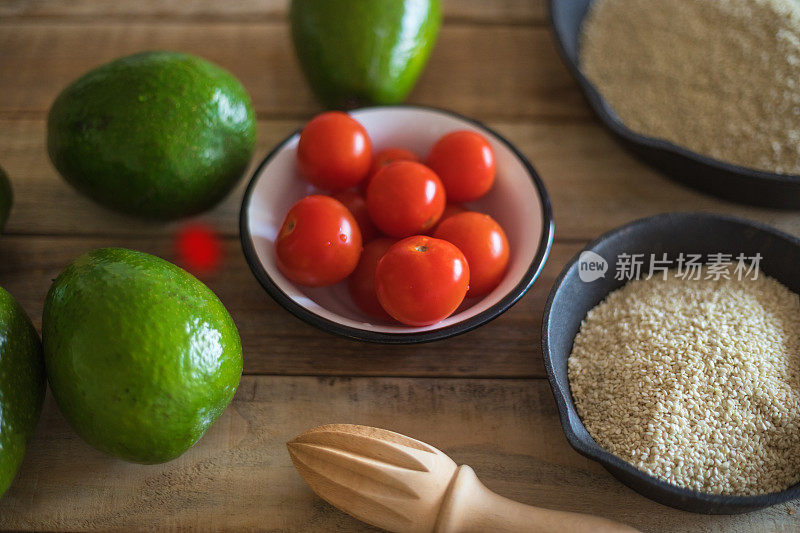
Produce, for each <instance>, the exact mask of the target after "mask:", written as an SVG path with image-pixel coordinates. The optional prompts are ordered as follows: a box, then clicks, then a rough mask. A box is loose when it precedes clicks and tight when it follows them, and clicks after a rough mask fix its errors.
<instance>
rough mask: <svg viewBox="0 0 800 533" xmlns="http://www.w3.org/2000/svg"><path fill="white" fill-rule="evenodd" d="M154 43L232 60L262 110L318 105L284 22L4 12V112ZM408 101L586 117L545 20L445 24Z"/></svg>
mask: <svg viewBox="0 0 800 533" xmlns="http://www.w3.org/2000/svg"><path fill="white" fill-rule="evenodd" d="M126 3H127V2H126ZM153 49H171V50H179V51H182V52H189V53H193V54H197V55H199V56H201V57H204V58H207V59H209V60H211V61H214V62H216V63H218V64H219V65H221V66H223V67H225V68H227V69H228V70H230V71H231V72H233V74H235V75H236V76H237V77H238V78H239V79H240V80H241V81H242V83H243V84H244V85H245V87H247V89H248V90H249V92H250V95H251V96H252V98H253V103H254V105H255V108H256V111H257V112H258V113H259V114H261V115H262V116H264V115H269V116H274V115H279V116H286V115H302V116H307V115H309V114H311V113H313V112H316V111H318V110H319V109H320V108H319V107H318V105H317V104H316V103H315V102H314V101H313V99H312V97H311V93H310V92H309V90H308V88H307V87H306V84H305V82H304V80H303V79H302V75H301V73H300V70H299V68H298V66H297V62H296V60H295V57H294V51H293V49H292V46H291V42H290V38H289V34H288V27H287V25H286V24H285V23H282V22H278V23H255V24H253V23H209V22H198V23H194V24H177V23H172V22H169V21H168V20H160V19H159V20H156V21H153V22H150V23H142V22H132V23H119V22H102V23H92V22H85V23H75V22H71V21H68V22H63V21H41V22H29V21H24V20H23V21H18V20H11V19H5V20H0V50H2V51H3V53H2V55H0V80H4V83H3V98H2V99H0V114H8V113H17V114H19V113H26V114H31V113H33V114H37V115H39V116H42V115H44V113H46V111H47V110H48V109H49V107H50V104H51V103H52V102H53V100H54V99H55V97H56V95H57V94H58V93H59V92H60V91H61V89H62V88H63V87H64V86H66V85H67V84H68V83H69V82H71V81H72V80H74V79H75V78H77V77H78V76H80V75H81V74H83V73H84V72H86V71H87V70H89V69H90V68H92V67H95V66H98V65H100V64H102V63H105V62H107V61H110V60H112V59H115V58H117V57H120V56H123V55H127V54H131V53H133V52H138V51H142V50H153ZM33 64H35V65H36V68H31V67H30V65H33ZM5 80H9V81H8V82H6V81H5ZM12 81H13V82H12ZM443 87H458V90H442V88H443ZM411 100H412V101H413V102H417V103H425V104H428V105H434V106H439V107H447V108H453V109H456V110H458V111H461V112H463V113H466V114H468V115H471V116H475V117H482V118H487V117H493V118H497V117H514V118H519V117H523V116H526V117H532V116H535V117H544V116H568V117H578V116H581V117H586V116H588V112H587V110H586V108H585V106H584V105H583V102H582V101H581V96H580V95H579V93H578V91H577V89H576V88H575V86H574V85H573V83H572V80H571V79H570V78H569V77H568V75H567V72H566V70H565V69H564V67H563V66H562V64H561V62H560V60H559V58H558V57H557V56H556V53H555V50H554V47H553V42H552V39H551V37H550V35H549V31H548V29H547V28H545V27H528V26H513V27H512V26H471V25H466V26H465V25H446V26H444V27H443V28H442V31H441V34H440V37H439V41H438V43H437V45H436V48H435V50H434V52H433V55H432V56H431V60H430V63H429V64H428V67H427V69H426V70H425V73H424V74H423V75H422V78H421V79H420V82H419V84H418V85H417V88H416V89H415V91H414V93H413V94H412V96H411Z"/></svg>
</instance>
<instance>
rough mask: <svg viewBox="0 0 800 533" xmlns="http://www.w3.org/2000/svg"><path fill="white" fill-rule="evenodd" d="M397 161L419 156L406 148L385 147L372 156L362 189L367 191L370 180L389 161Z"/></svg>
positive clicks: (413, 159)
mask: <svg viewBox="0 0 800 533" xmlns="http://www.w3.org/2000/svg"><path fill="white" fill-rule="evenodd" d="M395 161H419V157H418V156H417V154H415V153H414V152H412V151H410V150H406V149H405V148H384V149H383V150H380V151H379V152H378V153H377V154H375V157H373V158H372V166H371V167H370V168H369V174H368V175H367V179H365V180H364V181H362V182H361V187H362V191H363V192H364V193H366V192H367V187H369V182H370V181H372V178H373V177H374V176H375V174H377V173H378V171H379V170H380V169H382V168H383V167H385V166H386V165H388V164H389V163H394V162H395Z"/></svg>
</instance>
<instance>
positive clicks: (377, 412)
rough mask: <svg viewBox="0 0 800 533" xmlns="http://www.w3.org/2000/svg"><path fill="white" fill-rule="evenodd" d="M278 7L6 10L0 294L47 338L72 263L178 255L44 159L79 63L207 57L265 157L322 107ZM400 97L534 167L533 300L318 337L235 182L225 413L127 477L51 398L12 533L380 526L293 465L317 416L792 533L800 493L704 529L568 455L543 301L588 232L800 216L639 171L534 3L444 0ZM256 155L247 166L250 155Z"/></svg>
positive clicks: (594, 493) (532, 497)
mask: <svg viewBox="0 0 800 533" xmlns="http://www.w3.org/2000/svg"><path fill="white" fill-rule="evenodd" d="M285 3H286V2H285V1H284V0H235V1H230V2H218V1H215V0H197V1H193V2H187V1H185V0H140V1H138V2H118V1H116V0H70V1H67V0H64V1H55V0H53V1H47V0H2V1H1V2H0V165H2V166H3V167H5V169H6V170H7V171H8V173H9V175H10V176H11V180H12V182H13V185H14V188H15V190H16V204H15V207H14V210H13V212H12V215H11V219H10V222H9V224H8V227H7V232H6V234H5V235H3V236H2V238H0V285H2V286H3V287H5V288H6V289H7V290H9V291H10V292H11V293H12V294H14V295H15V296H16V297H17V298H18V299H19V300H20V302H21V303H22V305H23V306H24V307H25V309H26V310H27V311H28V312H29V313H30V314H31V316H32V317H33V320H34V322H35V323H36V324H37V326H39V325H40V323H41V320H40V317H41V312H42V303H43V300H44V296H45V294H46V292H47V289H48V287H49V285H50V282H51V280H52V279H53V278H55V277H56V275H57V274H58V272H59V271H60V270H61V269H62V268H63V267H64V266H65V265H66V264H67V263H68V262H69V261H70V260H72V259H73V258H74V257H75V256H77V255H78V254H80V253H82V252H84V251H86V250H89V249H92V248H96V247H100V246H109V245H114V246H123V247H128V248H133V249H137V250H142V251H146V252H150V253H154V254H157V255H160V256H162V257H165V258H167V259H170V258H172V247H171V238H172V235H173V233H174V230H175V228H176V227H177V225H176V224H170V225H166V226H165V225H160V224H151V223H145V222H140V221H136V220H131V219H129V218H126V217H123V216H120V215H116V214H114V213H111V212H109V211H106V210H104V209H103V208H100V207H98V206H97V205H95V204H93V203H92V202H90V201H89V200H87V199H86V198H84V197H82V196H79V195H78V194H77V193H76V192H75V191H74V190H73V189H72V188H70V187H69V186H68V185H66V184H65V182H64V181H62V180H61V179H60V178H59V176H58V175H57V174H56V172H55V170H54V169H53V167H52V166H51V165H50V163H49V161H48V159H47V154H46V150H45V144H44V141H45V118H46V114H47V110H48V108H49V106H50V104H51V102H52V101H53V99H54V98H55V96H56V94H57V93H58V92H59V91H60V90H61V88H63V87H64V86H65V85H66V84H67V83H68V82H69V81H70V80H72V79H74V78H75V77H77V76H79V75H80V74H82V73H83V72H85V71H86V70H88V69H89V68H91V67H94V66H96V65H99V64H101V63H103V62H105V61H108V60H111V59H113V58H116V57H118V56H122V55H125V54H129V53H132V52H136V51H140V50H145V49H159V48H160V49H163V48H166V49H175V50H181V51H185V52H191V53H195V54H198V55H200V56H203V57H206V58H208V59H210V60H212V61H214V62H216V63H219V64H220V65H222V66H224V67H226V68H228V69H230V70H231V71H232V72H233V73H234V74H235V75H237V76H238V77H239V79H241V80H242V82H243V83H244V84H245V86H246V87H247V88H248V90H249V91H250V94H251V95H252V97H253V100H254V102H255V106H256V110H257V112H258V119H259V136H258V149H257V153H256V159H260V158H261V157H263V156H264V155H265V154H266V152H267V151H268V150H269V148H270V147H272V146H273V145H274V144H275V143H277V142H278V141H279V140H280V139H282V138H283V137H284V136H286V135H287V134H288V133H290V132H291V131H293V130H294V129H295V128H296V127H298V126H299V125H300V124H301V123H302V122H303V121H304V120H306V119H308V118H309V117H310V116H312V115H313V114H314V113H316V112H318V111H319V110H320V108H319V107H318V105H317V104H316V103H315V102H314V101H313V99H312V97H311V95H310V93H309V91H308V89H307V87H306V85H305V83H304V81H303V80H302V78H301V75H300V72H299V70H298V68H297V65H296V62H295V59H294V57H293V53H292V49H291V45H290V42H289V38H288V28H287V24H286V21H285ZM445 4H446V20H445V24H444V27H443V28H442V31H441V36H440V40H439V43H438V45H437V47H436V50H435V52H434V54H433V57H432V58H431V61H430V64H429V66H428V68H427V70H426V72H425V73H424V75H423V77H422V79H421V80H420V82H419V85H418V86H417V88H416V90H415V92H414V93H413V94H412V96H411V98H410V101H411V102H415V103H421V104H428V105H433V106H440V107H447V108H451V109H453V110H455V111H458V112H460V113H463V114H465V115H468V116H472V117H475V118H478V119H480V120H483V121H486V122H487V123H488V124H489V125H490V126H491V127H493V128H496V129H497V130H498V131H500V132H501V133H502V134H503V135H505V136H507V137H508V138H509V139H510V140H512V142H514V143H516V145H517V146H518V147H519V148H520V149H521V150H522V151H523V152H524V153H525V155H527V156H528V157H529V158H530V160H531V161H532V162H533V164H534V165H535V166H536V168H537V169H538V171H539V172H540V174H541V175H542V177H543V179H544V181H545V183H546V185H547V187H548V190H549V192H550V195H551V199H552V202H553V207H554V210H555V217H556V241H555V245H554V246H553V249H552V253H551V255H550V259H549V261H548V263H547V266H546V268H545V270H544V273H543V274H542V276H541V278H540V279H539V280H538V281H537V282H536V284H535V286H534V288H533V290H532V291H531V292H530V293H529V294H528V295H527V296H526V297H525V298H524V299H523V300H522V301H521V302H520V303H518V304H517V305H516V306H515V307H514V308H513V309H511V310H510V311H508V312H507V313H506V314H505V315H503V316H502V317H500V318H499V319H497V320H496V321H494V322H492V323H491V324H489V325H487V326H485V327H482V328H479V329H478V330H477V331H474V332H472V333H468V334H465V335H462V336H460V337H458V338H455V339H451V340H448V341H442V342H436V343H432V344H427V345H421V346H404V347H386V346H375V345H369V344H360V343H355V342H351V341H346V340H343V339H339V338H335V337H332V336H330V335H327V334H325V333H322V332H320V331H318V330H316V329H314V328H312V327H311V326H308V325H306V324H305V323H303V322H300V321H299V320H297V319H295V318H294V317H292V316H291V315H289V313H287V312H286V311H284V310H283V309H282V308H281V307H280V306H278V305H277V304H276V303H275V302H273V301H272V300H271V299H270V298H269V297H268V296H267V295H266V294H265V293H264V292H263V291H262V290H261V288H260V286H259V285H258V283H257V282H256V280H255V279H254V278H253V276H252V275H251V273H250V271H249V270H248V268H247V266H246V264H245V261H244V258H243V257H242V253H241V250H240V247H239V241H238V235H237V220H238V212H239V205H240V201H241V196H242V190H243V187H244V185H245V181H246V180H243V181H242V183H241V184H240V186H239V188H238V189H237V190H236V191H235V192H234V193H233V194H231V195H230V196H229V197H228V198H227V199H226V200H225V201H224V202H223V203H222V204H221V205H220V206H219V207H217V208H216V209H214V210H213V211H210V212H208V213H206V214H205V215H203V216H202V217H200V219H201V220H203V221H206V222H209V223H211V224H214V225H216V226H217V227H218V228H219V229H220V230H221V232H222V233H223V234H224V239H225V244H226V247H227V263H226V266H225V269H224V271H223V272H221V273H220V274H219V275H218V276H216V277H214V278H212V279H209V280H206V281H207V282H208V284H209V285H210V286H211V288H212V289H213V290H214V291H215V292H216V293H217V294H218V295H219V296H220V298H221V299H222V301H223V302H224V303H225V305H226V306H227V307H228V309H229V310H230V312H231V313H232V315H233V317H234V319H235V320H236V323H237V324H238V326H239V329H240V332H241V335H242V340H243V344H244V354H245V376H244V377H243V378H242V383H241V386H240V388H239V392H238V394H237V395H236V398H235V399H234V401H233V404H232V405H231V406H230V408H229V409H228V410H227V412H226V413H225V414H224V415H223V416H222V418H221V419H220V420H219V421H218V422H217V423H216V424H215V425H214V426H213V427H212V428H211V430H210V431H209V432H208V434H207V435H206V436H205V437H204V438H203V439H202V440H201V441H200V442H199V443H198V444H197V445H196V446H195V447H194V448H192V449H191V450H189V451H188V452H187V453H186V454H185V455H184V456H182V457H181V458H179V459H177V460H175V461H172V462H171V463H168V464H165V465H159V466H140V465H132V464H127V463H124V462H122V461H119V460H116V459H113V458H111V457H107V456H105V455H103V454H101V453H99V452H97V451H95V450H94V449H92V448H90V447H89V446H88V445H86V444H84V443H83V442H82V441H81V440H80V439H79V438H78V437H77V436H76V435H75V434H74V433H73V431H72V430H71V429H70V428H69V427H68V426H67V424H66V423H65V421H64V420H63V418H62V417H61V415H60V414H59V412H58V409H57V407H56V406H55V404H54V403H53V402H52V400H51V399H50V398H49V397H48V400H47V402H46V405H45V410H44V414H43V416H42V420H41V422H40V424H39V427H38V429H37V433H36V435H35V437H34V439H33V442H32V444H31V447H30V450H29V452H28V454H27V457H26V459H25V462H24V464H23V467H22V470H21V472H20V474H19V477H18V478H17V480H16V481H15V483H14V485H13V487H12V488H11V490H10V491H9V492H8V493H7V494H6V495H5V497H4V498H3V499H2V500H0V528H9V529H69V530H89V529H102V530H107V529H151V528H159V529H162V528H169V529H173V528H174V529H188V528H194V529H201V530H205V529H240V528H242V529H245V528H246V529H265V530H270V531H370V530H372V529H371V528H368V527H366V526H364V525H362V524H360V523H359V522H356V521H355V520H353V519H351V518H349V517H348V516H346V515H344V514H342V513H340V512H338V511H336V510H335V509H333V508H331V507H330V506H328V505H327V504H325V503H324V502H322V501H321V500H319V499H318V498H316V497H315V496H314V494H313V493H311V491H310V490H309V489H308V488H307V487H306V485H305V484H304V483H303V482H302V480H301V479H300V477H299V476H298V475H297V474H296V473H295V471H294V469H293V468H292V466H291V463H290V461H289V457H288V454H287V453H286V450H285V447H284V442H285V441H286V440H288V439H290V438H291V437H293V436H294V435H296V434H298V433H300V432H302V431H303V430H305V429H308V428H310V427H312V426H316V425H318V424H323V423H329V422H351V423H360V424H369V425H375V426H381V427H386V428H389V429H393V430H396V431H400V432H403V433H407V434H409V435H413V436H415V437H417V438H419V439H422V440H424V441H427V442H430V443H432V444H434V445H436V446H438V447H439V448H441V449H442V450H444V451H445V452H447V453H448V454H449V455H451V456H452V457H453V458H454V459H455V460H456V461H458V462H463V463H467V464H470V465H472V466H473V467H474V468H475V470H476V471H477V472H478V474H479V475H480V477H481V479H483V480H484V481H485V482H486V484H487V485H488V486H489V487H490V488H491V489H493V490H495V491H497V492H499V493H501V494H503V495H506V496H508V497H511V498H514V499H517V500H519V501H522V502H525V503H530V504H534V505H540V506H546V507H551V508H554V509H564V510H571V511H582V512H588V513H595V514H598V515H603V516H607V517H611V518H614V519H617V520H620V521H623V522H626V523H629V524H632V525H634V526H636V527H639V528H641V529H642V530H645V531H690V530H691V531H727V530H733V531H752V530H762V531H794V530H797V529H800V519H799V518H798V517H797V516H796V515H795V510H794V509H795V507H796V502H792V503H791V504H789V505H779V506H776V507H773V508H771V509H767V510H764V511H761V512H757V513H751V514H748V515H740V516H701V515H694V514H689V513H684V512H680V511H676V510H673V509H670V508H667V507H663V506H661V505H659V504H656V503H654V502H652V501H650V500H647V499H646V498H644V497H642V496H639V495H638V494H636V493H634V492H633V491H631V490H629V489H628V488H626V487H625V486H623V485H622V484H621V483H619V482H617V481H616V480H615V479H614V478H612V477H611V476H610V475H609V474H608V473H606V472H605V470H603V469H602V468H601V467H600V466H598V465H597V464H596V463H594V462H592V461H589V460H587V459H585V458H583V457H582V456H580V455H578V454H577V453H576V452H574V451H573V450H572V449H571V448H570V447H569V445H568V444H567V442H566V440H565V438H564V435H563V433H562V432H561V429H560V426H559V423H558V419H557V414H556V410H555V405H554V402H553V398H552V395H551V393H550V388H549V386H548V384H547V381H546V379H545V374H544V368H543V365H542V360H541V348H540V326H541V318H542V309H543V306H544V301H545V298H546V296H547V294H548V292H549V290H550V286H551V284H552V282H553V280H554V278H555V276H556V275H557V274H558V272H559V271H560V270H561V268H562V267H563V265H564V264H565V262H566V261H567V260H568V259H569V258H570V257H571V256H572V255H573V254H574V253H575V252H576V251H577V250H579V249H580V248H581V247H582V246H583V244H584V243H586V242H587V241H588V240H589V239H591V238H593V237H595V236H597V235H598V234H600V233H602V232H604V231H606V230H608V229H610V228H613V227H615V226H617V225H619V224H622V223H624V222H628V221H630V220H634V219H636V218H640V217H643V216H646V215H650V214H654V213H659V212H664V211H672V210H710V211H716V212H723V213H735V214H739V215H743V216H747V217H750V218H752V219H756V220H760V221H763V222H767V223H769V224H772V225H774V226H776V227H779V228H781V229H784V230H786V231H789V232H791V233H793V234H796V235H800V217H798V215H797V213H796V212H788V211H773V210H766V209H754V208H748V207H742V206H739V205H734V204H731V203H727V202H723V201H719V200H716V199H713V198H711V197H708V196H704V195H702V194H698V193H695V192H693V191H691V190H689V189H686V188H684V187H682V186H679V185H676V184H675V183H673V182H671V181H668V180H667V179H666V178H664V177H662V176H661V175H659V174H658V173H656V172H654V171H653V170H650V169H649V168H647V167H645V166H643V165H642V164H640V163H639V162H637V161H636V160H634V159H633V158H632V157H630V156H629V155H628V154H627V153H625V152H624V151H623V150H622V149H620V147H619V146H617V145H616V144H615V143H614V142H613V141H612V139H611V138H610V137H609V135H608V134H607V133H606V132H605V130H603V129H602V128H601V127H600V126H599V124H598V123H597V121H596V120H595V119H594V118H593V117H592V116H591V114H590V112H589V109H588V107H587V105H586V103H585V102H584V101H583V100H582V98H581V96H580V94H579V93H578V90H577V88H576V85H575V84H574V83H573V82H572V80H571V79H570V78H569V76H568V75H567V71H566V69H565V68H564V67H563V66H562V64H561V62H560V61H559V58H558V57H557V55H556V52H555V50H554V47H553V44H552V40H551V36H550V34H549V30H548V27H547V23H546V17H545V10H544V5H543V4H544V2H543V0H449V1H446V2H445ZM254 164H255V161H254Z"/></svg>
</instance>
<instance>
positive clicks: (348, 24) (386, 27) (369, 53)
mask: <svg viewBox="0 0 800 533" xmlns="http://www.w3.org/2000/svg"><path fill="white" fill-rule="evenodd" d="M441 11H442V10H441V5H440V2H439V0H292V4H291V8H290V11H289V18H290V21H291V25H292V39H293V41H294V47H295V51H296V52H297V57H298V59H299V60H300V66H301V67H302V69H303V72H304V73H305V75H306V78H308V81H309V83H310V84H311V88H312V90H313V91H314V93H315V94H316V95H317V97H318V98H319V99H320V101H322V103H323V104H325V105H326V106H328V107H333V108H350V107H355V106H360V105H367V104H396V103H399V102H402V101H403V100H404V99H405V98H406V96H407V95H408V93H409V92H410V91H411V89H413V88H414V84H415V83H416V81H417V78H418V77H419V75H420V74H421V73H422V69H423V68H424V67H425V63H427V61H428V56H429V55H430V53H431V50H432V49H433V45H434V44H435V42H436V36H437V34H438V32H439V26H440V24H441V18H442V12H441Z"/></svg>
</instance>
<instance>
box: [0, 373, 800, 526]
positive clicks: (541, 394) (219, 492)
mask: <svg viewBox="0 0 800 533" xmlns="http://www.w3.org/2000/svg"><path fill="white" fill-rule="evenodd" d="M421 418H424V420H425V423H424V424H420V423H419V420H420V419H421ZM329 422H341V423H354V424H365V425H372V426H377V427H383V428H386V429H390V430H392V431H397V432H400V433H404V434H408V435H410V436H412V437H414V438H418V439H420V440H422V441H424V442H428V443H430V444H431V445H433V446H436V447H437V448H439V449H441V450H442V451H444V452H445V453H447V454H448V455H449V456H450V457H452V458H453V459H454V460H455V461H456V462H457V463H459V464H469V465H470V466H472V467H473V468H474V469H475V471H476V472H477V474H478V475H479V476H480V478H481V480H482V481H484V482H485V483H486V485H487V486H488V487H489V488H490V489H491V490H493V491H495V492H497V493H498V494H501V495H503V496H506V497H509V498H512V499H514V500H517V501H520V502H523V503H527V504H530V505H537V506H541V507H546V508H550V509H558V510H565V511H576V512H584V513H591V514H596V515H599V516H605V517H608V518H612V519H615V520H618V521H621V522H623V523H626V524H629V525H632V526H635V527H637V528H639V529H641V530H643V531H646V532H656V531H686V532H690V531H696V532H718V531H733V532H749V531H762V532H763V531H787V532H788V531H795V530H797V528H799V527H800V519H798V516H797V515H793V514H790V512H793V511H794V509H795V507H796V506H797V502H792V503H790V504H789V505H780V506H776V507H773V508H770V509H767V510H765V511H761V512H756V513H750V514H746V515H738V516H703V515H696V514H690V513H685V512H681V511H676V510H673V509H669V508H667V507H663V506H661V505H659V504H656V503H653V502H651V501H649V500H647V499H645V498H644V497H642V496H639V495H638V494H636V493H634V492H633V491H631V490H629V489H627V488H626V487H625V486H624V485H622V484H621V483H619V482H617V481H616V480H615V479H613V478H612V477H611V476H610V475H609V474H608V473H606V472H605V470H603V469H602V468H601V467H600V466H599V465H597V464H596V463H594V462H592V461H589V460H588V459H585V458H583V457H582V456H580V455H578V454H577V453H576V452H574V451H573V450H572V449H571V448H570V447H569V445H568V444H567V442H566V440H565V438H564V435H563V432H562V431H561V428H560V426H559V423H558V418H557V415H556V412H555V406H554V402H553V398H552V396H551V394H550V390H549V388H548V386H547V383H546V382H544V381H542V380H462V379H447V380H441V379H438V380H433V379H407V378H403V379H397V378H394V379H391V378H390V379H387V378H371V379H360V378H333V379H331V378H328V379H319V378H312V377H272V376H260V377H246V378H244V379H243V380H242V384H241V386H240V389H239V392H238V394H237V395H236V398H235V400H234V402H233V404H232V405H231V407H230V408H229V409H228V410H227V411H226V412H225V414H224V415H223V416H222V418H221V419H220V420H219V421H218V422H217V423H216V424H215V425H214V426H213V427H212V428H211V430H210V431H209V432H208V434H207V435H206V436H205V437H204V438H203V439H202V440H201V441H200V442H199V443H198V444H197V445H196V446H195V447H194V448H192V449H191V450H190V451H189V452H187V453H186V454H185V455H184V456H182V457H180V458H179V459H177V460H175V461H173V462H171V463H167V464H165V465H157V466H142V465H132V464H127V463H123V462H121V461H118V460H116V459H113V458H111V457H108V456H105V455H102V454H101V453H99V452H97V451H95V450H93V449H92V448H90V447H89V446H88V445H86V444H84V443H83V442H82V441H81V440H80V439H79V438H78V437H77V436H76V435H75V434H74V433H73V432H72V430H71V429H70V428H69V427H68V426H67V425H66V423H65V422H64V420H63V419H62V417H61V415H60V414H59V412H58V410H57V408H56V407H55V405H54V403H53V402H52V399H50V398H49V399H48V401H47V403H46V408H45V413H44V416H43V419H42V421H41V422H40V424H39V427H38V430H37V433H36V435H35V436H34V439H33V443H32V445H31V448H30V450H29V453H28V455H27V457H26V459H25V462H24V464H23V466H22V470H21V474H20V476H19V477H18V479H17V480H16V482H15V483H14V485H13V486H12V488H11V490H10V491H9V492H8V494H7V495H6V496H5V497H4V498H3V499H2V500H0V528H9V529H33V528H38V529H49V530H55V529H67V530H87V529H94V530H112V529H126V530H127V529H135V530H144V529H197V530H203V531H205V530H210V529H216V528H219V529H259V530H266V531H325V532H337V531H342V532H344V531H348V532H352V531H376V530H374V529H371V528H368V527H366V526H363V525H362V524H360V523H358V522H356V521H355V520H354V519H351V518H349V517H348V516H346V515H344V514H343V513H340V512H339V511H337V510H335V509H333V508H332V507H330V506H328V505H327V504H325V503H324V502H323V501H322V500H320V499H319V498H317V497H316V496H315V495H314V494H313V493H312V492H311V490H310V489H309V488H308V487H307V486H306V485H305V484H304V482H303V481H302V479H301V478H300V476H299V475H298V474H297V473H296V472H295V471H294V469H293V468H292V465H291V462H290V459H289V455H288V453H287V452H286V448H285V446H284V443H285V442H286V441H288V440H289V439H291V438H293V437H294V436H296V435H298V434H299V433H301V432H303V431H305V430H307V429H309V428H311V427H313V426H316V425H320V424H323V423H329ZM78 465H80V466H79V467H78Z"/></svg>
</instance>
